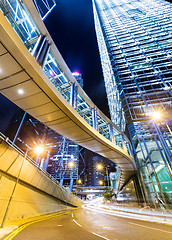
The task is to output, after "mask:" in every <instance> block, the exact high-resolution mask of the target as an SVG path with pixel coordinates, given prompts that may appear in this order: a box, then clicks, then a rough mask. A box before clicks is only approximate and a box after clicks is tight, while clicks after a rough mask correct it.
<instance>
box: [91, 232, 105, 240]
mask: <svg viewBox="0 0 172 240" xmlns="http://www.w3.org/2000/svg"><path fill="white" fill-rule="evenodd" d="M92 234H94V235H96V236H98V237H100V238H103V239H106V240H109V238H106V237H103V236H101V235H99V234H97V233H94V232H92Z"/></svg>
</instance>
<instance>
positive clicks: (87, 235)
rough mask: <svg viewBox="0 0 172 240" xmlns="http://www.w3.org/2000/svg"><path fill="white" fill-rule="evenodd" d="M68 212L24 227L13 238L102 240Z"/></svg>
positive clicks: (21, 239) (17, 239) (16, 239)
mask: <svg viewBox="0 0 172 240" xmlns="http://www.w3.org/2000/svg"><path fill="white" fill-rule="evenodd" d="M72 216H73V214H72V213H71V212H70V213H67V214H64V215H60V216H57V217H53V218H51V219H48V220H43V221H41V222H36V223H34V224H31V225H30V226H28V227H26V228H24V229H23V230H22V231H21V232H19V233H18V234H17V235H16V236H15V237H13V238H12V239H13V240H100V239H101V240H102V238H101V237H99V236H97V235H96V234H94V233H91V232H89V231H87V230H86V229H84V228H82V227H81V226H79V225H78V224H77V223H76V222H75V221H74V219H73V217H72Z"/></svg>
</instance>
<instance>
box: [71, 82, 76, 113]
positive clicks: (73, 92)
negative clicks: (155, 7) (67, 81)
mask: <svg viewBox="0 0 172 240" xmlns="http://www.w3.org/2000/svg"><path fill="white" fill-rule="evenodd" d="M77 95H78V86H76V85H75V83H72V85H71V93H70V105H71V106H72V107H73V108H74V109H75V110H76V109H77Z"/></svg>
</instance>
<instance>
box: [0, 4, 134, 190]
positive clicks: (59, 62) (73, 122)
mask: <svg viewBox="0 0 172 240" xmlns="http://www.w3.org/2000/svg"><path fill="white" fill-rule="evenodd" d="M26 4H27V8H28V9H29V11H30V14H31V15H32V18H31V16H30V15H29V19H31V20H29V21H31V22H32V24H31V23H30V22H29V24H30V25H31V26H33V23H34V24H35V25H34V26H33V29H34V30H33V31H36V32H37V37H35V36H34V37H33V38H31V37H30V40H29V41H28V38H26V37H25V38H24V39H23V37H21V35H20V33H18V35H19V36H20V37H19V36H18V35H17V33H16V31H15V30H14V29H13V28H12V26H13V25H14V24H12V23H11V24H10V22H11V21H12V20H11V18H8V15H7V16H6V17H7V18H8V20H9V21H10V22H9V21H8V20H7V19H6V17H5V16H4V14H3V12H2V11H1V9H2V8H1V7H0V70H1V71H0V91H1V93H2V94H4V95H5V96H6V97H7V98H9V99H10V100H11V101H12V102H14V103H15V104H17V105H18V106H19V107H20V108H22V109H23V110H24V111H26V112H27V113H29V114H30V115H32V116H33V117H35V118H36V119H38V120H39V121H40V122H42V123H44V124H45V125H47V126H48V127H50V128H51V129H53V130H54V131H56V132H58V133H59V134H61V135H63V136H65V137H66V138H68V139H70V140H72V141H73V142H75V143H77V144H79V145H81V146H83V147H85V148H87V149H89V150H91V151H93V152H96V153H98V154H100V155H101V156H104V157H106V158H108V159H110V160H112V161H113V162H115V163H116V164H117V165H118V166H119V167H120V169H121V177H120V184H119V189H120V188H122V186H123V185H124V184H125V183H126V182H127V181H128V180H129V179H130V178H131V176H132V175H134V174H135V171H136V166H135V163H134V160H133V157H132V155H131V152H130V143H129V140H128V139H127V137H126V136H125V135H124V133H122V132H121V130H120V129H119V128H118V127H116V126H115V125H114V124H113V123H112V122H111V121H110V120H109V119H108V118H107V117H106V116H105V115H104V114H103V113H102V112H101V111H100V110H98V109H97V107H96V106H95V105H94V104H93V103H92V101H91V100H90V99H89V97H88V96H87V95H86V94H85V92H84V91H83V90H82V88H80V86H79V85H78V83H77V82H76V80H75V79H74V77H73V76H72V74H71V72H70V70H69V69H68V67H67V65H66V64H65V62H64V60H63V58H62V57H61V55H60V53H59V51H58V49H57V48H56V46H55V44H54V43H53V40H52V39H51V37H50V35H49V33H48V31H47V29H46V28H45V26H44V24H43V22H42V20H41V19H40V17H39V14H38V13H37V12H36V9H35V7H34V5H33V3H32V1H30V0H29V1H26ZM24 7H26V6H25V5H24ZM27 14H29V13H27ZM26 20H27V18H26ZM23 21H24V20H23ZM20 23H21V20H20ZM15 24H17V27H20V25H19V21H16V22H15ZM35 26H36V27H35ZM35 28H37V30H35ZM15 29H16V25H15ZM31 34H33V32H31ZM41 34H42V35H45V34H46V39H47V41H49V42H51V47H50V51H49V55H48V58H47V61H46V64H45V66H44V67H43V68H42V67H41V66H40V65H39V64H38V62H37V61H36V59H35V58H33V56H32V54H31V52H33V48H34V44H36V42H37V41H38V37H39V36H40V35H41ZM25 35H26V34H25ZM28 42H29V43H28ZM24 44H25V45H24ZM29 44H30V45H29ZM28 50H29V51H28ZM53 64H54V65H53ZM53 66H54V68H53ZM57 69H58V71H59V72H58V73H57ZM60 79H62V81H63V84H61V86H60V85H59V83H57V80H58V81H60ZM64 81H66V82H64ZM73 87H74V88H75V89H76V88H77V93H76V94H77V98H76V99H74V100H75V101H76V103H77V104H73V103H72V101H71V98H73V95H74V94H73V95H72V94H71V93H72V89H73ZM84 106H85V107H84ZM92 112H94V117H93V115H92Z"/></svg>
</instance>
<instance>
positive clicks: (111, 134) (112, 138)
mask: <svg viewBox="0 0 172 240" xmlns="http://www.w3.org/2000/svg"><path fill="white" fill-rule="evenodd" d="M109 133H110V140H111V142H115V136H114V131H113V127H112V124H109Z"/></svg>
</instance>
